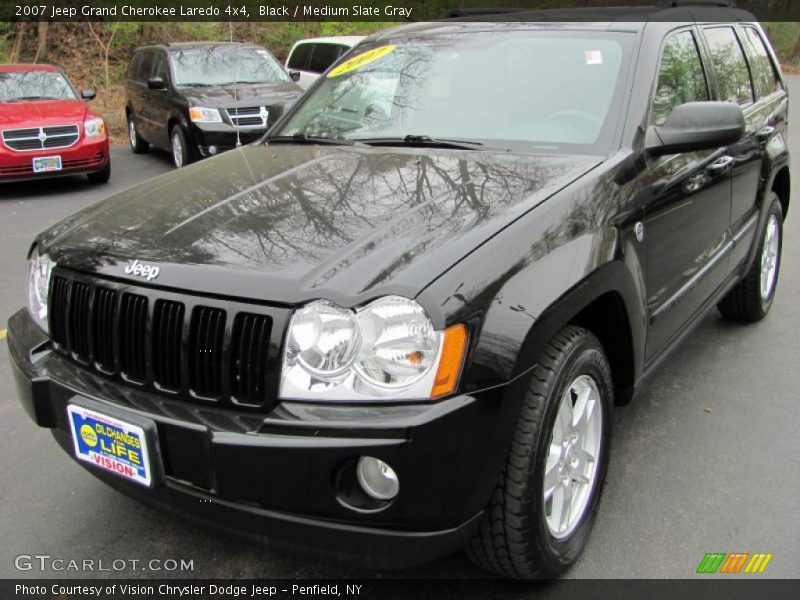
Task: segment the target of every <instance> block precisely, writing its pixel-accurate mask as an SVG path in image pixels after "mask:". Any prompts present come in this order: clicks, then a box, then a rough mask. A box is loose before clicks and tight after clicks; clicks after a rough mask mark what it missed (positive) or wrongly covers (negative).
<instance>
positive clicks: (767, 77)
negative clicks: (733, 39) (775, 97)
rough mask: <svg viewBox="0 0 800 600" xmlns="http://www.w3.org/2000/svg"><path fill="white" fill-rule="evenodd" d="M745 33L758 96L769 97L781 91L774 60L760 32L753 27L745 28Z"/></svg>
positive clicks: (748, 56)
mask: <svg viewBox="0 0 800 600" xmlns="http://www.w3.org/2000/svg"><path fill="white" fill-rule="evenodd" d="M744 32H745V37H746V38H747V42H748V43H747V44H745V48H746V49H747V58H748V60H749V61H750V71H751V72H752V74H753V85H754V86H755V88H756V95H757V96H758V97H759V98H763V97H764V96H769V95H770V94H771V93H773V92H777V91H778V90H779V89H781V87H780V81H779V80H778V77H777V75H776V74H775V67H774V66H773V64H772V59H771V58H770V56H769V52H767V48H766V46H764V40H763V39H762V38H761V36H760V35H759V33H758V31H756V30H755V29H753V28H752V27H745V28H744Z"/></svg>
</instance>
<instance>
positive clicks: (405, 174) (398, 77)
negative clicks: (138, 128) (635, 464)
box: [8, 3, 790, 578]
mask: <svg viewBox="0 0 800 600" xmlns="http://www.w3.org/2000/svg"><path fill="white" fill-rule="evenodd" d="M682 4H686V3H682ZM575 14H576V16H579V15H580V14H581V13H580V12H578V13H575ZM605 14H606V15H607V22H603V23H600V22H594V21H592V22H582V21H580V20H579V19H577V18H576V20H575V21H574V22H569V23H567V22H560V23H558V24H557V25H555V26H554V25H553V23H547V22H544V23H543V22H541V21H542V16H541V15H540V14H537V13H533V14H531V15H529V16H530V20H526V15H524V14H522V13H515V18H514V20H513V21H508V20H504V19H503V16H502V15H500V16H498V17H497V21H496V22H487V19H490V18H492V17H491V16H490V15H482V16H481V17H480V18H481V19H482V20H481V21H478V20H475V19H473V18H461V19H454V20H442V21H439V22H433V23H419V24H414V25H407V26H402V27H399V28H395V29H389V30H386V31H383V32H380V33H377V34H375V35H373V36H371V37H369V38H367V39H365V40H364V41H363V42H361V43H360V44H359V45H358V46H356V47H355V48H353V49H352V50H351V51H350V53H349V54H348V55H347V56H346V57H345V59H344V61H343V62H339V63H338V64H334V65H333V66H332V67H331V69H329V70H328V71H327V72H326V73H324V74H323V75H322V76H321V77H320V78H319V79H318V81H317V82H315V83H314V84H313V85H312V87H311V89H310V90H309V92H308V93H307V94H306V95H305V96H303V97H302V98H301V99H300V100H299V101H298V102H297V103H296V104H295V105H294V106H292V107H291V108H290V109H289V110H288V111H287V112H286V114H284V115H283V116H282V117H281V119H280V120H279V121H278V122H277V123H276V124H275V125H274V127H272V128H271V129H270V131H269V132H268V134H267V137H266V138H265V139H263V140H261V141H259V142H258V143H255V144H252V145H248V146H244V147H242V148H238V149H235V150H232V151H230V152H227V153H225V154H222V155H220V156H217V157H214V158H213V159H211V160H208V161H203V162H200V163H198V164H196V165H193V166H191V167H188V168H187V169H185V170H181V171H178V172H174V173H170V174H166V175H162V176H160V177H157V178H155V179H152V180H151V181H147V182H145V183H142V184H140V185H138V186H135V187H132V188H129V189H127V190H125V191H123V192H120V193H118V194H116V195H114V196H112V197H111V198H109V199H107V200H105V201H103V202H100V203H99V204H96V205H94V206H91V207H89V208H86V209H85V210H82V211H80V212H78V213H76V214H74V215H73V216H71V217H69V218H67V219H65V220H64V221H62V222H60V223H58V224H56V225H54V226H53V227H50V228H49V229H47V230H45V231H44V232H42V233H41V234H40V235H38V236H37V237H36V239H35V240H34V241H33V244H32V246H31V248H30V251H29V254H28V260H29V264H30V270H29V273H30V280H29V282H28V295H29V305H28V307H27V309H23V310H20V311H19V312H18V313H16V314H15V315H14V316H13V317H12V318H11V320H10V322H9V326H8V345H9V350H10V355H11V360H12V363H13V365H14V368H13V371H14V375H15V378H16V383H17V386H18V388H19V396H20V399H21V402H22V405H23V406H24V408H25V410H26V411H27V412H28V413H29V414H30V416H31V418H32V419H33V420H34V421H35V422H36V423H37V424H39V425H40V426H42V427H45V428H48V429H49V430H50V431H51V432H52V435H53V437H54V438H55V440H56V442H57V443H58V444H59V445H60V446H61V447H62V448H63V449H64V450H65V452H67V453H68V454H69V455H71V456H72V457H73V458H75V459H76V460H78V461H79V463H80V464H81V465H83V466H85V467H86V469H88V470H89V471H90V472H91V473H92V474H94V475H96V476H97V477H99V478H100V479H102V480H103V481H105V482H107V483H108V484H109V485H111V486H113V487H115V488H117V489H119V490H121V491H123V492H124V493H126V494H129V495H131V496H134V497H136V498H139V499H141V500H142V501H143V502H147V503H150V504H152V505H155V506H157V507H161V508H162V509H164V510H166V511H170V512H174V513H178V514H182V515H185V516H187V517H191V518H193V519H194V520H195V521H200V522H203V523H205V524H207V525H208V526H210V527H216V528H218V529H222V530H225V531H228V532H234V533H236V534H238V535H239V536H241V537H242V538H244V539H249V540H251V541H255V542H261V543H263V542H268V543H269V544H270V546H271V547H283V548H285V549H286V550H287V551H291V552H295V553H305V554H307V555H312V556H316V557H319V558H321V559H324V560H328V561H336V562H340V563H348V564H357V565H362V566H367V567H371V568H380V569H385V568H402V567H408V566H412V565H415V564H420V563H423V562H426V561H431V560H434V559H436V558H438V557H441V556H444V555H446V554H448V553H451V552H453V551H455V550H457V549H459V548H461V547H465V548H466V551H467V554H468V555H469V557H470V558H471V559H472V560H473V561H474V562H475V563H476V564H477V565H479V566H480V567H483V568H485V569H488V570H490V571H492V572H494V573H498V574H501V575H505V576H509V577H523V578H527V577H548V576H555V575H558V574H560V573H562V572H564V571H565V570H566V569H567V568H568V567H569V566H570V565H571V564H573V563H574V562H575V561H576V560H577V559H578V557H579V556H580V554H581V551H582V550H583V549H584V547H585V546H586V543H587V539H588V537H589V534H590V530H591V528H592V524H593V523H594V521H595V519H596V518H598V517H599V518H601V519H602V510H599V511H598V508H599V505H598V502H599V498H600V492H601V489H602V486H603V480H604V477H605V475H606V471H607V469H608V468H609V456H610V454H609V447H610V446H609V442H610V439H611V433H612V431H611V429H612V422H613V411H614V410H615V407H617V406H619V405H624V404H626V403H628V402H629V401H630V400H631V399H632V398H633V396H634V393H635V391H636V389H637V387H638V386H639V385H640V383H641V382H642V381H643V379H644V378H645V377H646V376H647V375H649V374H650V373H652V372H653V370H654V369H655V368H656V367H657V365H658V364H659V362H660V361H661V359H662V358H663V357H664V356H666V355H667V353H668V352H669V351H670V350H672V349H674V348H675V347H676V346H677V345H678V344H679V343H680V342H681V340H682V339H683V338H684V337H685V336H686V335H687V334H688V333H689V332H690V331H691V330H692V328H693V327H694V326H695V325H696V324H698V323H699V322H700V321H701V320H702V319H703V317H704V316H705V315H707V314H708V313H709V312H710V311H711V310H714V309H715V308H716V309H718V310H719V311H720V312H721V313H722V315H724V316H725V317H728V318H730V319H732V320H737V321H758V320H759V319H761V318H763V317H764V316H765V315H766V314H767V313H768V312H769V310H770V306H771V305H772V302H773V299H774V298H775V294H776V290H777V286H778V272H779V267H780V253H781V241H782V232H783V229H782V226H783V220H784V218H785V216H786V214H787V211H788V209H789V189H790V177H789V157H788V151H787V145H786V131H787V115H788V99H787V94H786V89H785V85H784V82H783V79H782V75H781V72H780V69H779V65H778V63H777V61H776V59H775V55H774V53H773V51H772V49H771V48H770V46H769V43H768V41H767V39H766V37H765V35H764V32H763V31H762V29H761V27H760V26H759V25H758V24H757V23H755V22H754V19H753V17H752V15H748V14H747V13H743V12H739V11H737V10H734V9H724V10H715V11H711V10H710V9H708V8H703V7H694V6H683V7H681V8H664V9H661V8H649V9H636V10H635V11H634V12H633V13H631V12H625V11H622V10H620V11H613V10H609V11H608V12H606V13H605ZM697 401H698V402H702V399H700V398H698V399H697ZM620 460H623V461H624V457H622V458H620ZM610 468H611V469H614V468H615V463H614V462H613V461H612V462H611V466H610ZM198 500H202V502H199V501H198ZM42 518H44V519H46V518H47V516H46V515H43V516H42ZM75 518H82V516H81V515H75ZM86 518H89V516H88V515H87V516H86Z"/></svg>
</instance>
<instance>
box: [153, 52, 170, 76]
mask: <svg viewBox="0 0 800 600" xmlns="http://www.w3.org/2000/svg"><path fill="white" fill-rule="evenodd" d="M149 77H161V79H163V80H164V81H165V82H167V81H169V77H168V75H167V60H166V58H164V55H163V54H161V53H160V52H159V53H158V54H156V55H154V56H153V70H152V71H150V75H149Z"/></svg>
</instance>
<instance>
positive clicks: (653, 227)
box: [643, 27, 732, 361]
mask: <svg viewBox="0 0 800 600" xmlns="http://www.w3.org/2000/svg"><path fill="white" fill-rule="evenodd" d="M709 99H711V87H710V84H709V79H708V77H707V74H706V69H705V67H704V63H703V61H702V59H701V54H700V48H699V45H698V41H697V32H696V31H695V30H694V29H693V28H691V27H686V28H684V29H680V30H676V31H673V32H671V33H670V34H669V35H668V36H667V37H666V38H665V40H664V42H663V44H662V49H661V57H660V61H659V67H658V77H657V82H656V88H655V90H654V92H653V95H652V100H651V107H650V115H649V122H648V125H660V124H663V123H664V122H665V121H666V119H667V117H668V116H669V115H670V113H671V112H672V110H673V109H674V108H675V107H676V106H678V105H680V104H684V103H686V102H701V101H708V100H709ZM731 163H732V159H731V157H730V156H729V154H728V149H727V148H717V149H713V150H704V151H699V152H687V153H683V154H673V155H668V156H663V157H660V158H657V159H655V160H654V161H653V162H652V164H651V165H650V167H649V169H648V171H647V172H646V173H644V174H643V182H644V183H646V185H647V187H646V188H645V189H644V190H643V193H644V195H643V197H644V210H645V226H644V242H645V244H646V248H647V250H646V252H647V268H646V274H645V284H646V287H647V305H648V313H649V321H650V327H649V330H648V335H647V343H646V355H647V360H648V361H651V360H654V359H655V358H657V356H658V355H659V354H660V353H661V352H662V351H663V350H664V349H665V348H667V347H668V346H669V344H670V342H671V341H672V340H673V339H674V338H675V337H676V336H677V335H678V334H679V333H680V332H681V331H682V330H683V328H684V327H685V325H686V324H687V323H688V322H689V321H690V320H691V319H692V317H693V316H694V315H695V314H697V312H698V311H699V310H700V309H701V308H702V307H703V304H704V303H705V302H706V301H707V300H708V299H709V297H710V296H711V295H712V294H713V293H714V292H715V291H716V290H717V289H718V288H719V287H720V285H721V284H722V283H723V281H724V279H725V277H726V275H727V273H728V258H729V253H730V236H729V231H728V228H729V223H730V211H731V171H730V165H731Z"/></svg>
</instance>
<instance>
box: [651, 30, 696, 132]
mask: <svg viewBox="0 0 800 600" xmlns="http://www.w3.org/2000/svg"><path fill="white" fill-rule="evenodd" d="M708 99H709V96H708V84H707V83H706V76H705V73H704V71H703V63H702V62H701V61H700V53H699V52H698V50H697V44H696V43H695V40H694V35H693V34H692V32H691V31H682V32H680V33H676V34H673V35H672V36H670V37H669V38H668V39H667V42H666V43H665V44H664V50H663V52H662V54H661V64H660V66H659V69H658V86H657V87H656V94H655V97H654V98H653V108H652V110H651V113H650V120H651V122H652V123H653V124H655V125H662V124H663V123H664V121H666V120H667V117H668V116H669V115H670V113H671V112H672V109H674V108H675V107H676V106H679V105H681V104H684V103H686V102H702V101H704V100H708Z"/></svg>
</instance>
